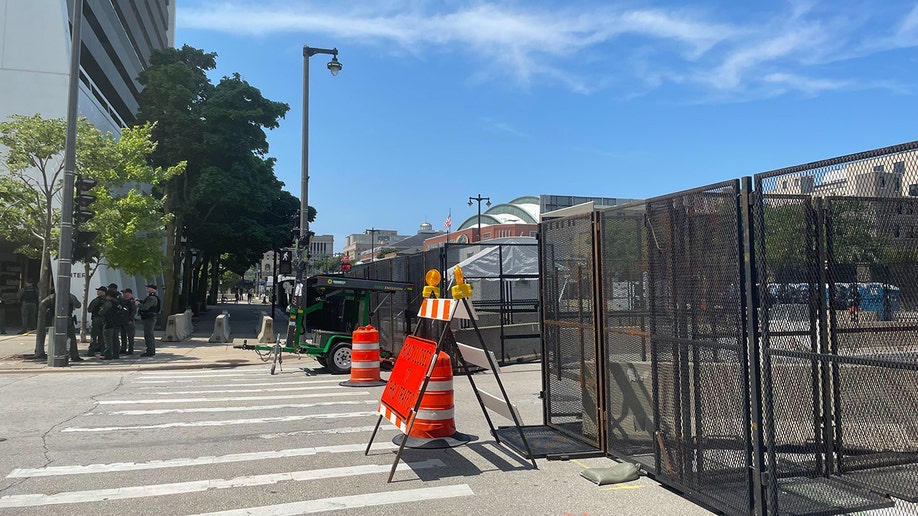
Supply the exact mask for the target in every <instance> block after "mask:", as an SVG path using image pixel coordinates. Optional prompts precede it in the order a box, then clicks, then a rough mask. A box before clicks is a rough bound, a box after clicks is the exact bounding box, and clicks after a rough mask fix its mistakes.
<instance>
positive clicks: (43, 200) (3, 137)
mask: <svg viewBox="0 0 918 516" xmlns="http://www.w3.org/2000/svg"><path fill="white" fill-rule="evenodd" d="M66 132H67V124H66V121H65V120H64V119H63V118H54V119H46V118H43V117H42V116H41V115H38V114H36V115H31V116H27V115H12V116H10V117H9V119H8V121H6V122H2V123H0V145H2V146H4V147H5V148H6V153H5V155H4V157H3V160H2V162H3V169H2V171H0V193H2V194H3V199H4V202H3V207H2V208H0V227H2V228H3V230H4V234H5V235H7V236H8V238H9V239H10V240H12V242H13V243H14V245H16V246H17V247H16V251H17V252H19V253H21V254H24V255H25V256H27V257H30V258H32V259H38V260H40V264H41V265H40V267H39V278H38V289H39V299H44V297H45V296H47V295H48V292H49V290H50V288H51V279H52V277H53V275H52V271H51V254H52V253H54V252H56V251H57V247H58V240H59V239H60V237H59V234H60V233H59V231H58V228H60V220H61V218H60V216H61V214H60V205H61V197H60V196H61V189H62V188H63V186H64V148H65V144H66ZM104 146H105V142H104V138H103V137H102V136H101V134H100V133H99V131H98V130H96V129H95V128H94V127H93V126H92V125H91V124H90V123H89V122H88V121H87V120H86V119H85V118H81V119H79V120H78V122H77V146H76V167H77V169H78V170H79V169H80V168H81V167H83V166H84V165H85V164H86V163H87V161H89V160H90V158H91V157H92V156H97V155H100V154H101V155H104V154H105V151H104ZM44 315H45V314H44V313H43V311H39V314H38V324H39V325H40V326H41V325H45V324H46V321H45V320H44ZM35 353H36V354H42V353H44V343H43V342H40V341H39V340H38V339H36V344H35Z"/></svg>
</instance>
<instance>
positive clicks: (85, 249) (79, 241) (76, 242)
mask: <svg viewBox="0 0 918 516" xmlns="http://www.w3.org/2000/svg"><path fill="white" fill-rule="evenodd" d="M97 235H98V233H96V232H95V231H80V230H79V229H77V230H76V231H74V232H73V250H72V251H71V259H72V260H73V261H75V262H82V261H85V260H86V258H89V257H92V256H94V255H95V254H96V249H95V247H93V241H94V240H95V239H96V236H97Z"/></svg>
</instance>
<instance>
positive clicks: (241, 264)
mask: <svg viewBox="0 0 918 516" xmlns="http://www.w3.org/2000/svg"><path fill="white" fill-rule="evenodd" d="M215 66H216V54H214V53H206V52H204V51H202V50H199V49H196V48H193V47H190V46H187V45H186V46H184V47H182V48H181V49H167V50H163V51H160V52H156V53H155V54H154V55H153V57H152V59H151V66H150V68H148V69H147V70H146V71H144V72H143V73H142V74H141V75H140V77H139V80H140V82H141V83H142V84H144V85H145V89H144V91H143V93H142V94H141V97H140V110H139V113H138V118H139V119H140V120H143V121H147V122H156V126H155V127H154V129H153V138H154V139H155V140H156V141H157V142H158V143H159V147H158V148H157V151H156V152H154V153H153V162H154V164H155V165H157V166H160V167H162V166H166V165H167V164H168V163H172V162H175V161H176V160H179V159H181V160H185V161H186V162H187V167H186V169H185V171H184V173H182V174H180V175H177V176H175V177H174V178H172V179H170V180H169V181H168V182H166V183H164V184H163V185H162V187H161V188H160V189H158V190H157V192H158V193H159V194H160V195H161V196H162V197H163V198H164V200H165V203H164V208H165V211H166V214H167V215H169V216H170V217H171V218H170V222H169V224H168V225H167V228H166V238H167V248H168V253H169V254H170V256H171V260H170V263H169V264H167V266H166V276H167V277H166V290H167V292H172V296H173V297H172V298H169V299H166V311H167V312H168V311H176V310H175V309H176V308H178V309H183V308H184V307H183V306H181V302H182V301H183V300H182V299H180V296H184V298H185V299H184V301H186V302H188V303H190V301H191V298H196V299H198V300H199V299H200V298H201V297H202V294H203V289H204V288H205V286H206V285H207V283H208V278H210V283H211V286H212V287H213V286H214V284H215V283H216V281H217V279H218V278H219V276H220V274H221V273H222V270H223V269H225V268H228V269H230V270H233V271H235V272H238V273H242V272H244V271H245V270H246V269H247V268H248V267H249V266H250V265H251V264H252V263H254V262H256V261H258V260H259V259H260V258H261V256H262V255H263V254H264V253H265V252H266V251H268V250H270V249H272V248H273V247H279V246H284V245H287V244H289V242H290V240H291V235H290V228H291V225H292V224H291V221H292V220H293V218H294V217H295V214H296V211H297V206H298V203H297V200H296V198H294V197H293V196H292V195H291V194H290V193H288V192H286V191H284V190H283V186H284V185H283V183H282V182H280V181H279V180H278V179H277V177H276V176H275V174H274V165H275V160H274V158H271V157H269V156H268V150H269V147H268V140H267V135H266V133H265V131H266V130H270V129H274V128H277V127H279V124H280V119H282V118H283V117H284V115H285V114H286V113H287V111H288V110H289V106H288V105H287V104H284V103H282V102H275V101H272V100H270V99H267V98H265V97H264V96H263V95H262V94H261V91H260V90H258V88H256V87H254V86H252V85H251V84H249V83H248V82H246V81H245V80H244V79H243V78H242V77H241V76H240V75H239V74H233V75H231V76H228V77H223V78H222V79H221V80H220V81H219V83H217V84H213V83H211V81H210V79H209V78H208V76H207V72H208V71H210V70H212V69H213V68H214V67H215ZM191 249H195V250H196V251H197V253H195V255H194V256H195V259H194V260H195V261H194V263H189V262H188V261H187V253H188V252H189V251H190V250H191ZM182 263H185V267H186V268H187V267H189V266H190V267H193V268H194V269H195V271H196V275H197V277H198V278H199V279H198V281H193V282H192V283H195V284H196V285H197V286H198V289H199V290H200V292H198V293H194V292H191V291H190V290H189V288H188V285H185V282H184V281H183V278H180V274H179V271H180V270H181V268H182V266H181V265H180V264H182ZM180 283H181V284H182V288H177V286H178V285H179V284H180ZM180 291H181V293H180ZM211 293H212V295H215V293H216V291H215V290H214V289H213V288H212V289H211Z"/></svg>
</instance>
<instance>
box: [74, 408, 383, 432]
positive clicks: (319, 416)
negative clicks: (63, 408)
mask: <svg viewBox="0 0 918 516" xmlns="http://www.w3.org/2000/svg"><path fill="white" fill-rule="evenodd" d="M375 415H376V412H344V413H337V414H306V415H299V416H276V417H260V418H251V419H223V420H215V421H194V422H191V423H185V422H173V423H161V424H158V425H130V426H102V427H80V426H71V427H68V428H65V429H63V430H61V432H115V431H121V430H153V429H161V428H202V427H209V426H230V425H260V424H265V423H288V422H290V421H303V420H306V419H339V418H345V417H362V416H375Z"/></svg>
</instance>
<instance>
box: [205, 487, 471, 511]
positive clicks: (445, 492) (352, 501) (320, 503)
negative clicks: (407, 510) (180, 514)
mask: <svg viewBox="0 0 918 516" xmlns="http://www.w3.org/2000/svg"><path fill="white" fill-rule="evenodd" d="M474 494H475V493H474V492H473V491H472V488H471V487H469V485H468V484H458V485H454V486H443V487H422V488H418V489H405V490H402V491H387V492H385V493H367V494H360V495H351V496H337V497H334V498H322V499H319V500H307V501H303V502H291V503H284V504H278V505H268V506H264V507H250V508H248V509H234V510H229V511H220V512H210V513H206V514H201V515H198V516H247V515H248V516H269V515H270V516H286V515H290V516H292V515H295V514H309V513H317V512H326V511H336V510H341V509H356V508H360V507H376V506H380V505H392V504H397V503H410V502H426V501H428V500H442V499H444V498H458V497H460V496H472V495H474Z"/></svg>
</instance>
